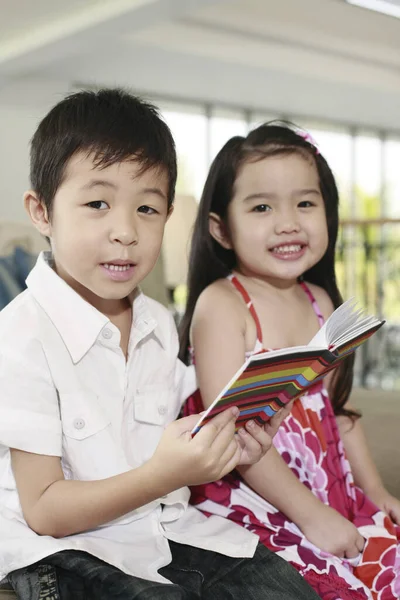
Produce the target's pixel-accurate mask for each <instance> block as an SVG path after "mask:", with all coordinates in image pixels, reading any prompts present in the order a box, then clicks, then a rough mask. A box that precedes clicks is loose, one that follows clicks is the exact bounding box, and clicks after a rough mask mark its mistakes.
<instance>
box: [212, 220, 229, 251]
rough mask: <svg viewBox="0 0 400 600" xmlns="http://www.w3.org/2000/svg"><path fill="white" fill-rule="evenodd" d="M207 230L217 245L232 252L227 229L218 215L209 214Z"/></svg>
mask: <svg viewBox="0 0 400 600" xmlns="http://www.w3.org/2000/svg"><path fill="white" fill-rule="evenodd" d="M208 228H209V231H210V234H211V235H212V237H213V238H214V240H215V241H216V242H218V244H220V245H221V246H222V247H223V248H225V250H232V244H231V241H230V238H229V234H228V230H227V227H226V225H225V223H224V222H223V220H222V219H221V217H220V216H219V215H217V214H216V213H210V214H209V217H208Z"/></svg>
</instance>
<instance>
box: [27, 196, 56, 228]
mask: <svg viewBox="0 0 400 600" xmlns="http://www.w3.org/2000/svg"><path fill="white" fill-rule="evenodd" d="M24 206H25V210H26V212H27V213H28V215H29V217H30V219H31V221H32V223H33V224H34V226H35V227H36V229H37V230H38V231H39V233H41V234H42V235H44V236H45V237H48V238H50V237H51V224H50V219H49V215H48V213H47V208H46V207H45V205H44V204H43V202H42V201H41V200H40V199H39V197H38V195H37V194H36V192H34V191H32V190H30V191H29V192H25V194H24Z"/></svg>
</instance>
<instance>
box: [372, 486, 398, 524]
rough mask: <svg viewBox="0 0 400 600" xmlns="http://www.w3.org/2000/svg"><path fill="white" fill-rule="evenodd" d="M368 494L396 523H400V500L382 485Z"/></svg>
mask: <svg viewBox="0 0 400 600" xmlns="http://www.w3.org/2000/svg"><path fill="white" fill-rule="evenodd" d="M367 496H368V497H369V498H370V499H371V500H372V502H374V504H376V506H377V507H378V508H380V509H381V510H383V512H385V513H386V514H387V515H388V516H389V517H390V518H391V519H392V521H393V523H396V525H400V501H399V500H397V498H395V497H394V496H392V495H391V494H389V492H388V491H387V490H386V489H385V488H384V487H383V486H382V487H379V488H376V489H375V490H371V491H369V492H368V493H367Z"/></svg>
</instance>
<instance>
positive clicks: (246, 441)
mask: <svg viewBox="0 0 400 600" xmlns="http://www.w3.org/2000/svg"><path fill="white" fill-rule="evenodd" d="M292 406H293V402H290V403H289V404H287V405H286V406H285V408H282V409H281V410H279V411H278V412H277V413H276V414H275V415H274V416H273V417H272V419H270V420H269V421H268V422H267V423H265V425H264V426H263V427H261V426H260V425H258V424H257V423H256V422H255V421H248V422H247V423H246V425H245V427H241V428H240V429H239V431H238V441H239V444H240V447H241V448H242V454H241V456H240V461H239V465H253V464H255V463H256V462H258V461H259V460H260V458H262V457H263V456H264V454H266V453H267V452H268V450H269V449H270V448H271V446H272V438H273V437H274V435H275V434H276V432H277V431H278V429H279V426H280V424H281V423H282V421H283V420H284V419H285V418H286V417H287V415H288V414H289V413H290V410H291V408H292Z"/></svg>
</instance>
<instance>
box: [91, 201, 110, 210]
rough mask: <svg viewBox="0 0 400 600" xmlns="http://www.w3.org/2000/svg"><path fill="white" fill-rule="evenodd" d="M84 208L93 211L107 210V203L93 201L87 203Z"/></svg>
mask: <svg viewBox="0 0 400 600" xmlns="http://www.w3.org/2000/svg"><path fill="white" fill-rule="evenodd" d="M86 206H89V207H90V208H94V209H95V210H104V209H106V208H108V204H107V202H104V200H93V202H88V203H87V205H86Z"/></svg>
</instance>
